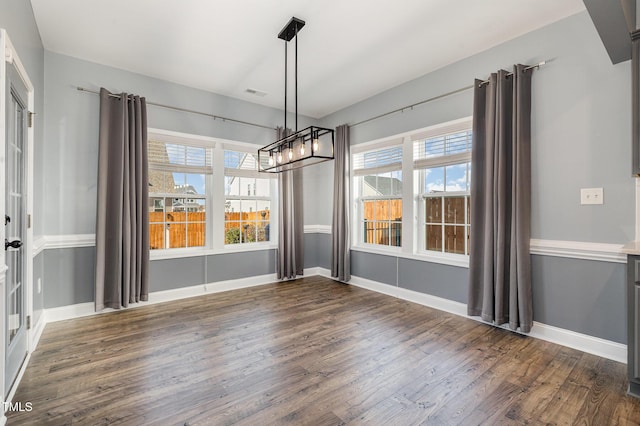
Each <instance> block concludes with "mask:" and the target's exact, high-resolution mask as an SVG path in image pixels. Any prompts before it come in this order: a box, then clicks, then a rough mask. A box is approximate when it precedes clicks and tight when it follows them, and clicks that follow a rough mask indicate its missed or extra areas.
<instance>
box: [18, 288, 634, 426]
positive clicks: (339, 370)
mask: <svg viewBox="0 0 640 426" xmlns="http://www.w3.org/2000/svg"><path fill="white" fill-rule="evenodd" d="M626 387H627V380H626V366H625V365H623V364H620V363H616V362H614V361H610V360H607V359H603V358H599V357H596V356H593V355H589V354H586V353H582V352H580V351H576V350H573V349H569V348H566V347H563V346H558V345H555V344H552V343H548V342H544V341H541V340H536V339H533V338H529V337H522V336H520V335H517V334H514V333H511V332H508V331H505V330H501V329H498V328H495V327H491V326H488V325H485V324H480V323H478V322H475V321H472V320H469V319H466V318H461V317H457V316H455V315H452V314H448V313H445V312H441V311H437V310H434V309H430V308H426V307H424V306H420V305H416V304H413V303H409V302H405V301H402V300H397V299H394V298H392V297H389V296H385V295H381V294H378V293H374V292H371V291H368V290H364V289H361V288H357V287H353V286H347V285H344V284H339V283H336V282H334V281H331V280H329V279H326V278H321V277H310V278H304V279H300V280H295V281H290V282H285V283H278V284H271V285H265V286H260V287H253V288H248V289H243V290H235V291H230V292H225V293H218V294H211V295H207V296H202V297H197V298H191V299H184V300H180V301H176V302H170V303H163V304H158V305H150V306H145V307H141V308H136V309H129V310H125V311H121V312H113V313H108V314H102V315H97V316H93V317H88V318H81V319H76V320H70V321H63V322H57V323H52V324H49V325H47V326H46V329H45V331H44V334H43V336H42V338H41V340H40V343H39V345H38V348H37V350H36V351H35V352H34V353H33V356H32V358H31V362H30V364H29V366H28V368H27V370H26V373H25V375H24V378H23V379H22V382H21V383H20V386H19V388H18V391H17V393H16V396H15V398H14V402H15V401H21V402H23V403H25V402H31V404H32V406H33V411H31V412H22V413H7V415H8V423H7V424H9V425H28V424H33V425H45V424H52V425H70V424H74V425H75V424H77V425H107V424H109V425H116V424H121V425H192V426H195V425H231V424H240V425H252V426H256V425H266V424H296V425H298V424H300V425H325V424H326V425H342V424H354V425H359V424H367V425H418V424H434V425H458V424H462V425H477V424H486V425H498V424H529V425H546V424H558V425H568V424H593V425H608V424H612V425H638V424H640V400H638V399H634V398H631V397H629V396H626V395H625V391H626Z"/></svg>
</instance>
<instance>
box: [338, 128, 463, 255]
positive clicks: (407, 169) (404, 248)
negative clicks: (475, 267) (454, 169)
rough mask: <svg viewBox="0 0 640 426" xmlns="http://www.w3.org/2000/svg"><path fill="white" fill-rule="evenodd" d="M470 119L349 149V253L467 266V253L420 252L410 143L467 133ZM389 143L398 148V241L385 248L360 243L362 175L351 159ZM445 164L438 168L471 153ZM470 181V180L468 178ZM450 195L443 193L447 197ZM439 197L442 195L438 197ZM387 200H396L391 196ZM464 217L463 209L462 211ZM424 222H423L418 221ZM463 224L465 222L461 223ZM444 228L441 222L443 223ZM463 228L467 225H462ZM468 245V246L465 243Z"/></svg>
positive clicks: (420, 209) (421, 206)
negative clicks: (400, 189) (358, 183)
mask: <svg viewBox="0 0 640 426" xmlns="http://www.w3.org/2000/svg"><path fill="white" fill-rule="evenodd" d="M471 128H472V117H464V118H461V119H456V120H451V121H447V122H444V123H440V124H436V125H433V126H428V127H424V128H421V129H416V130H411V131H408V132H404V133H400V134H396V135H392V136H389V137H385V138H382V139H377V140H374V141H370V142H364V143H360V144H355V145H352V147H351V158H350V161H351V176H350V179H351V183H352V185H353V186H352V187H353V190H352V191H351V203H350V217H351V225H352V226H351V228H352V230H351V250H354V251H359V252H365V253H374V254H383V255H391V256H397V257H400V258H406V259H412V260H420V261H428V262H433V263H439V264H445V265H451V266H458V267H469V255H467V254H455V253H446V252H437V251H432V250H426V246H425V249H421V248H422V247H423V245H424V243H425V241H424V240H425V235H424V234H425V232H424V231H425V227H424V225H421V223H420V222H421V219H422V218H423V216H424V213H425V212H424V210H425V202H424V198H423V193H422V192H421V190H422V188H420V185H421V183H420V181H419V179H417V177H416V176H415V175H416V171H417V170H418V169H417V168H416V165H415V164H414V142H416V141H419V140H424V139H428V138H433V137H436V136H440V135H446V134H451V133H456V132H460V131H465V130H471ZM393 144H399V145H401V146H402V168H401V170H402V185H403V187H402V196H401V198H402V210H403V214H402V236H401V238H402V241H401V247H389V246H381V245H377V244H368V243H364V238H363V230H362V229H361V228H362V226H360V224H361V222H362V220H363V218H362V207H360V204H361V199H362V196H361V194H359V192H358V191H359V189H358V188H356V184H357V179H356V178H357V177H359V174H361V173H362V172H357V171H354V168H353V165H354V157H355V155H357V154H360V153H363V152H368V151H372V150H374V149H380V148H385V147H389V146H390V145H393ZM460 158H464V161H460V162H450V160H452V159H456V160H457V159H460ZM467 158H468V159H467ZM446 160H447V161H446V162H445V163H444V164H442V166H450V165H455V164H460V163H462V162H470V161H471V152H470V151H469V153H464V154H463V155H460V154H453V155H451V156H449V158H447V159H446ZM427 163H429V164H438V162H437V161H436V160H432V159H429V161H427ZM421 164H422V166H421V167H420V168H425V167H424V164H425V161H422V162H421ZM430 167H439V165H433V166H430ZM469 178H470V177H469ZM449 194H452V193H447V196H449ZM441 196H442V195H441ZM391 198H396V197H395V196H392V197H391ZM465 214H466V210H465ZM422 222H424V221H422ZM465 222H466V221H465ZM443 225H444V223H443ZM465 226H468V224H467V223H465ZM467 244H468V243H467Z"/></svg>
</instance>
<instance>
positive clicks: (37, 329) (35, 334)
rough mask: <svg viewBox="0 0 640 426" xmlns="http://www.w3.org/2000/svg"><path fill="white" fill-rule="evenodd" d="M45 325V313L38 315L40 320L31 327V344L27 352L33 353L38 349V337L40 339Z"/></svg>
mask: <svg viewBox="0 0 640 426" xmlns="http://www.w3.org/2000/svg"><path fill="white" fill-rule="evenodd" d="M45 325H47V324H46V321H45V313H44V311H43V312H42V314H41V315H40V320H39V321H38V323H37V324H36V325H35V326H34V327H33V331H32V332H31V342H30V349H29V352H33V351H35V350H36V347H38V342H39V341H40V337H42V332H43V331H44V326H45Z"/></svg>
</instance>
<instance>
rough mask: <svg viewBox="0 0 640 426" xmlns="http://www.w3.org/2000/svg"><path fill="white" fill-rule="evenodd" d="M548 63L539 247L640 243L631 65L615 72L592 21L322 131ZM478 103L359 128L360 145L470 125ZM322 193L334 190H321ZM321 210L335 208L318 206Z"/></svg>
mask: <svg viewBox="0 0 640 426" xmlns="http://www.w3.org/2000/svg"><path fill="white" fill-rule="evenodd" d="M542 60H548V61H549V62H548V64H547V65H546V66H544V67H542V68H541V69H540V70H538V71H535V72H534V77H533V102H532V108H533V110H532V120H533V122H532V168H533V169H532V179H533V182H532V190H533V198H532V226H531V232H532V238H539V239H549V240H567V241H587V242H603V243H626V242H627V241H630V240H633V239H634V237H635V235H634V225H635V222H634V215H635V208H634V200H635V194H634V182H633V180H632V179H631V177H630V175H631V130H630V129H631V114H630V105H631V86H630V84H631V64H630V63H629V62H625V63H621V64H617V65H612V64H611V61H610V60H609V57H608V55H607V52H606V50H605V48H604V47H603V45H602V42H601V41H600V38H599V37H598V34H597V32H596V30H595V28H594V26H593V24H592V22H591V20H590V18H589V16H588V14H587V12H583V13H580V14H577V15H574V16H571V17H569V18H566V19H564V20H561V21H559V22H557V23H554V24H551V25H549V26H547V27H544V28H542V29H540V30H537V31H534V32H531V33H529V34H526V35H524V36H521V37H519V38H516V39H514V40H512V41H509V42H507V43H504V44H502V45H499V46H497V47H494V48H492V49H489V50H487V51H485V52H482V53H480V54H478V55H475V56H472V57H469V58H467V59H464V60H462V61H459V62H456V63H454V64H452V65H449V66H447V67H444V68H442V69H440V70H437V71H435V72H432V73H430V74H427V75H425V76H423V77H421V78H418V79H416V80H413V81H410V82H408V83H405V84H403V85H401V86H398V87H396V88H393V89H391V90H389V91H386V92H384V93H381V94H379V95H377V96H374V97H372V98H369V99H367V100H365V101H362V102H360V103H358V104H355V105H353V106H351V107H348V108H346V109H344V110H341V111H338V112H336V113H334V114H332V115H330V116H328V117H325V118H324V119H323V120H322V123H323V125H326V126H336V125H339V124H343V123H355V122H357V121H360V120H362V119H366V118H369V117H372V116H375V115H377V114H381V113H384V112H387V111H391V110H393V109H396V108H400V107H403V106H406V105H409V104H411V103H414V102H418V101H420V100H423V99H428V98H431V97H433V96H437V95H440V94H443V93H446V92H450V91H452V90H456V89H459V88H462V87H465V86H468V85H470V84H471V83H472V82H473V79H474V78H486V77H487V76H488V75H489V74H490V73H491V72H495V71H496V70H497V69H498V68H508V69H510V67H511V66H512V64H513V63H517V62H519V63H525V64H534V63H538V62H540V61H542ZM472 101H473V93H472V91H467V92H464V93H461V94H458V95H454V96H451V97H448V98H445V99H441V100H438V101H434V102H431V103H428V104H426V105H423V106H420V107H416V108H414V109H413V110H412V111H406V112H404V113H401V114H395V115H391V116H388V117H386V118H383V119H380V120H376V121H372V122H370V123H367V124H363V125H360V126H357V127H354V128H353V129H352V131H351V141H352V143H353V144H358V143H361V142H366V141H369V140H375V139H379V138H382V137H385V136H389V135H393V134H397V133H400V132H404V131H409V130H413V129H418V128H421V127H425V126H429V125H433V124H438V123H442V122H446V121H449V120H454V119H457V118H461V117H465V116H470V115H471V113H472ZM321 184H325V181H324V180H322V181H321V182H320V181H319V182H318V184H317V185H316V186H318V185H321ZM590 187H603V188H604V199H605V204H604V205H602V206H581V205H580V188H590ZM316 203H317V205H318V206H321V205H324V204H326V203H331V199H330V198H325V199H321V198H317V199H316ZM325 219H326V218H325ZM325 224H329V222H325Z"/></svg>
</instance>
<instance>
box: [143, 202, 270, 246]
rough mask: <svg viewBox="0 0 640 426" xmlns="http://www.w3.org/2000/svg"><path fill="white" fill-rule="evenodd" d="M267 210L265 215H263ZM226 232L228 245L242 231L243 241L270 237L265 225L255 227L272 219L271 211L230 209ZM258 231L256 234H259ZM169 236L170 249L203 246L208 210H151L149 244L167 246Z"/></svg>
mask: <svg viewBox="0 0 640 426" xmlns="http://www.w3.org/2000/svg"><path fill="white" fill-rule="evenodd" d="M263 213H264V216H263ZM224 218H225V222H224V232H225V244H232V243H236V242H240V241H239V240H238V241H236V240H235V239H234V238H233V237H232V236H231V235H232V234H234V232H237V233H242V236H241V237H239V238H242V240H243V241H249V240H255V239H256V238H257V239H258V240H259V241H261V240H265V239H268V237H269V235H268V228H267V230H266V231H265V227H264V226H258V229H257V231H256V230H255V223H256V221H258V222H261V221H262V222H267V224H268V221H269V218H270V213H269V210H261V211H257V212H229V213H225V215H224ZM241 223H242V224H250V226H251V229H250V230H249V229H243V230H241V229H240V226H241ZM256 232H257V233H258V235H256V234H255V233H256ZM247 233H253V235H254V236H253V237H252V238H249V237H248V236H247V235H245V234H247ZM165 239H166V241H167V242H168V248H179V247H203V246H204V245H205V244H206V213H205V212H171V213H166V223H165V213H164V212H150V213H149V247H150V248H151V249H152V250H154V249H163V248H165V247H167V246H165Z"/></svg>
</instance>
